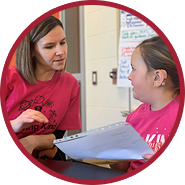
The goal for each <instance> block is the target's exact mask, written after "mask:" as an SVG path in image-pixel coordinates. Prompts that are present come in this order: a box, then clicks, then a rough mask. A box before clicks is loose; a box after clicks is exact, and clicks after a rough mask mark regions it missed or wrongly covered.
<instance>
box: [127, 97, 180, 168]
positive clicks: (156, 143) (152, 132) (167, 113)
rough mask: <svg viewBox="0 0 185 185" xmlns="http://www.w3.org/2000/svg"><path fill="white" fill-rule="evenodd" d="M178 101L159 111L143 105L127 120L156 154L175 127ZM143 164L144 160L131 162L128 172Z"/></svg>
mask: <svg viewBox="0 0 185 185" xmlns="http://www.w3.org/2000/svg"><path fill="white" fill-rule="evenodd" d="M179 99H180V96H177V97H176V100H178V101H179ZM178 101H175V100H173V101H171V102H170V103H169V104H168V105H166V106H165V107H164V108H162V109H160V110H158V111H151V110H150V105H148V104H145V103H144V104H141V105H140V106H139V107H138V108H137V109H136V110H135V111H134V112H132V113H130V114H129V115H128V117H127V119H126V122H128V123H130V124H131V125H132V126H133V127H134V129H135V130H136V131H137V132H138V133H139V134H140V135H141V137H142V138H143V139H144V140H145V141H146V142H147V143H148V145H149V146H150V147H151V148H152V150H153V151H154V152H155V153H156V152H157V151H158V150H159V149H160V147H161V146H162V145H163V144H164V142H165V141H166V139H167V138H168V136H169V134H170V132H171V130H172V128H173V126H174V123H175V120H176V117H177V113H178V110H179V102H178ZM143 163H144V161H143V160H139V161H133V162H131V164H130V168H129V169H128V172H129V171H131V170H133V169H135V168H137V167H139V166H140V165H142V164H143Z"/></svg>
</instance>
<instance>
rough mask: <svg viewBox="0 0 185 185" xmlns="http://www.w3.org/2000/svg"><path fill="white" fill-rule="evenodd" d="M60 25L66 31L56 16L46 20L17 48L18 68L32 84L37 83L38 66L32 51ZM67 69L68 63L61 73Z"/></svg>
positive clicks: (16, 61) (16, 60)
mask: <svg viewBox="0 0 185 185" xmlns="http://www.w3.org/2000/svg"><path fill="white" fill-rule="evenodd" d="M58 25H59V26H61V27H62V29H64V28H63V25H62V22H61V21H60V20H59V19H57V18H55V17H54V16H50V17H48V18H46V19H44V20H43V21H42V22H40V23H39V24H38V25H37V26H35V27H34V28H33V29H32V30H31V31H30V32H29V33H28V34H27V35H26V36H25V37H24V39H23V40H22V41H21V43H20V44H19V46H18V47H17V50H16V56H15V64H16V68H17V70H18V72H19V73H20V74H21V75H22V77H23V78H24V79H26V80H27V81H28V82H30V83H31V84H36V83H37V79H36V76H35V67H36V64H35V60H34V57H32V51H33V49H34V47H35V45H36V43H37V42H38V41H39V40H40V39H41V38H42V37H44V36H45V35H47V34H48V33H49V32H50V31H51V30H52V29H53V28H55V27H56V26H58ZM66 67H67V62H66V63H65V67H64V69H63V70H62V71H61V72H65V70H66Z"/></svg>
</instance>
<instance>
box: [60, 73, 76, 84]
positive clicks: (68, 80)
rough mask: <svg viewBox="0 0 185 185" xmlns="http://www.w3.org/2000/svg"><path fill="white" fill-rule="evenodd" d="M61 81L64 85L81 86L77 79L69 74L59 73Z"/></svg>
mask: <svg viewBox="0 0 185 185" xmlns="http://www.w3.org/2000/svg"><path fill="white" fill-rule="evenodd" d="M59 75H60V80H61V82H62V83H63V84H68V85H79V83H78V81H77V79H76V78H75V77H74V76H73V75H72V74H71V73H69V72H65V73H59Z"/></svg>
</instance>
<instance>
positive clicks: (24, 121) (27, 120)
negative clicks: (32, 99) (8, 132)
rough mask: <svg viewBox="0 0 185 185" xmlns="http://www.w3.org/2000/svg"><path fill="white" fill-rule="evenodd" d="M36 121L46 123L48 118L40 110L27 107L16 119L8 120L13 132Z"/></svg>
mask: <svg viewBox="0 0 185 185" xmlns="http://www.w3.org/2000/svg"><path fill="white" fill-rule="evenodd" d="M36 122H39V123H47V122H48V119H47V118H46V116H44V115H43V114H42V113H41V112H39V111H36V110H32V109H27V110H26V111H24V112H23V113H22V114H21V115H20V116H18V117H17V118H16V119H14V120H12V121H10V123H11V125H12V128H13V130H14V132H20V131H21V130H22V129H24V128H28V127H30V126H31V125H33V124H34V123H36Z"/></svg>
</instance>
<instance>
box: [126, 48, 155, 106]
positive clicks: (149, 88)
mask: <svg viewBox="0 0 185 185" xmlns="http://www.w3.org/2000/svg"><path fill="white" fill-rule="evenodd" d="M131 66H132V72H131V73H130V75H129V76H128V79H129V80H131V84H132V85H133V96H134V98H135V99H137V100H140V101H141V102H144V103H151V100H152V94H153V92H154V91H153V90H154V89H153V88H154V83H153V82H154V78H155V76H154V73H152V72H148V69H147V66H146V64H145V62H144V61H143V58H142V56H141V54H140V50H139V48H137V49H136V50H135V51H134V52H133V54H132V57H131Z"/></svg>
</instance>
